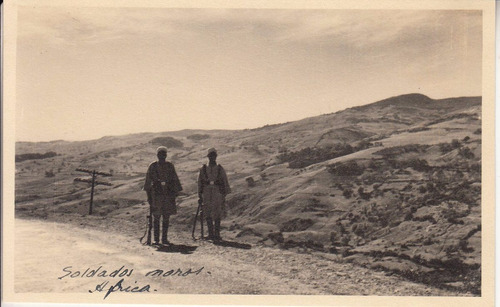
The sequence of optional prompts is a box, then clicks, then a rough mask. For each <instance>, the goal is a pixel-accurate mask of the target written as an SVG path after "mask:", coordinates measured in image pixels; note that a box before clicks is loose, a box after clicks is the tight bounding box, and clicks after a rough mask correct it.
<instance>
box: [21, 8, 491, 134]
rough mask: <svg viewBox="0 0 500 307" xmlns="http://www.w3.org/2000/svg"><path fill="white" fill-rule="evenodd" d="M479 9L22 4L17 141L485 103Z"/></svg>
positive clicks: (239, 126)
mask: <svg viewBox="0 0 500 307" xmlns="http://www.w3.org/2000/svg"><path fill="white" fill-rule="evenodd" d="M481 54H482V16H481V12H480V11H401V10H399V11H398V10H393V11H390V10H357V11H356V10H269V9H268V10H264V9H228V10H222V9H161V8H154V9H147V8H140V9H138V8H75V7H59V8H56V7H31V6H30V7H20V8H19V14H18V44H17V102H16V140H17V141H48V140H55V139H65V140H84V139H95V138H99V137H102V136H105V135H123V134H128V133H134V132H156V131H171V130H179V129H185V128H193V129H196V128H200V129H242V128H254V127H259V126H263V125H265V124H273V123H280V122H287V121H293V120H297V119H302V118H305V117H309V116H315V115H320V114H324V113H330V112H335V111H338V110H342V109H345V108H347V107H352V106H356V105H362V104H367V103H371V102H375V101H377V100H380V99H384V98H388V97H391V96H395V95H401V94H407V93H415V92H418V93H422V94H425V95H427V96H429V97H431V98H447V97H457V96H480V95H481V73H482V71H481Z"/></svg>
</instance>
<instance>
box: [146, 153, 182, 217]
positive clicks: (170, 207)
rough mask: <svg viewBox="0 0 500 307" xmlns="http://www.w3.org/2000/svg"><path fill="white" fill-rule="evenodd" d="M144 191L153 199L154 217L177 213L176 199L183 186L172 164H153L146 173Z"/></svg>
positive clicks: (156, 162)
mask: <svg viewBox="0 0 500 307" xmlns="http://www.w3.org/2000/svg"><path fill="white" fill-rule="evenodd" d="M144 190H145V191H146V192H147V193H148V195H151V197H152V204H151V205H152V213H153V215H171V214H176V213H177V208H176V205H175V197H176V196H177V193H179V192H180V191H182V186H181V183H180V181H179V177H177V173H176V172H175V168H174V165H173V164H172V163H170V162H168V161H165V163H159V162H158V161H155V162H153V163H151V164H150V165H149V167H148V171H147V173H146V180H145V182H144Z"/></svg>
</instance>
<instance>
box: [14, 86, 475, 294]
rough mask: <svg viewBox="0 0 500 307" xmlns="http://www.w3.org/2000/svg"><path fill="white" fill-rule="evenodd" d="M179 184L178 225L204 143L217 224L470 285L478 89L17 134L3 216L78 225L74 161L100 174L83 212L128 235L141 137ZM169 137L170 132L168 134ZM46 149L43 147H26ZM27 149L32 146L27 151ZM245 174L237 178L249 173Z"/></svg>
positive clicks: (256, 240)
mask: <svg viewBox="0 0 500 307" xmlns="http://www.w3.org/2000/svg"><path fill="white" fill-rule="evenodd" d="M169 138H171V139H173V140H175V141H180V142H181V143H182V144H181V145H182V146H178V147H173V148H170V150H169V156H168V158H167V159H169V160H170V161H172V162H173V163H174V164H175V166H176V169H177V172H178V174H179V177H180V180H181V182H182V184H183V187H184V195H182V196H181V197H179V213H178V214H177V215H176V216H175V217H174V218H173V221H172V224H173V225H175V226H174V227H176V228H177V231H185V232H186V233H187V232H189V231H190V227H191V224H192V221H193V216H194V213H195V212H196V206H197V193H196V179H197V173H198V170H199V168H200V166H201V165H202V164H203V163H206V158H205V154H206V149H207V148H209V147H212V146H214V147H216V148H217V149H218V151H219V158H218V162H219V163H221V164H222V165H223V166H224V168H225V169H226V170H227V173H228V176H229V180H230V183H231V186H232V189H233V194H230V195H229V196H228V199H227V211H228V212H227V213H228V215H227V218H226V219H225V220H224V221H223V232H224V233H223V235H224V236H226V237H227V238H231V239H234V240H240V241H242V242H247V243H251V244H254V245H262V246H269V247H275V248H282V249H289V250H295V251H311V250H314V251H316V252H323V253H325V254H335V255H336V257H337V258H336V259H337V261H347V262H352V263H355V264H358V265H362V266H366V267H369V268H373V269H377V270H378V269H382V270H385V271H388V272H391V273H397V274H400V275H402V276H404V277H406V278H409V279H411V280H413V281H418V282H422V283H426V284H432V285H434V286H438V287H442V288H446V289H448V290H452V291H456V292H457V293H470V294H474V295H478V294H480V269H481V262H480V261H481V97H463V98H450V99H442V100H433V99H430V98H429V97H426V96H424V95H419V94H410V95H404V96H398V97H393V98H389V99H386V100H383V101H379V102H375V103H372V104H369V105H365V106H360V107H355V108H350V109H347V110H344V111H340V112H336V113H332V114H326V115H321V116H317V117H312V118H306V119H303V120H300V121H296V122H290V123H284V124H278V125H269V126H264V127H261V128H257V129H246V130H241V131H224V130H214V131H201V130H196V131H195V130H183V131H176V132H164V133H141V134H133V135H126V136H116V137H115V136H110V137H104V138H101V139H99V140H94V141H85V142H66V141H54V142H44V143H26V142H22V143H17V144H16V155H26V154H34V155H33V156H32V159H28V160H24V161H22V162H18V163H16V214H17V216H19V217H37V218H47V219H54V220H58V221H69V222H73V223H77V224H80V223H82V224H85V223H86V218H85V217H86V215H87V214H88V198H89V193H90V192H89V191H90V188H89V187H88V186H87V185H86V184H84V183H74V182H73V179H74V178H75V177H82V176H83V177H84V175H85V174H82V173H78V172H76V171H75V169H76V168H77V167H84V168H88V169H96V170H99V171H104V172H110V173H112V174H113V176H112V177H110V178H104V179H102V180H109V181H110V182H111V183H112V184H113V186H109V187H108V186H98V187H97V188H96V195H95V197H94V204H95V208H94V215H96V216H100V217H102V223H104V224H106V225H107V227H109V228H110V229H115V230H116V231H120V228H119V226H117V225H120V221H123V222H127V223H132V224H133V225H135V227H136V228H137V233H139V232H140V231H141V230H142V229H143V227H144V225H143V224H144V223H145V216H146V206H145V205H143V202H144V201H145V195H144V192H143V191H141V188H142V184H143V177H144V174H145V171H146V169H147V166H148V165H149V163H150V162H152V161H154V160H155V148H156V146H157V145H155V144H156V143H155V140H156V141H158V140H160V142H161V141H165V142H168V141H169V140H171V139H169ZM172 144H177V143H175V142H174V143H172ZM47 152H55V153H56V154H57V155H56V156H51V157H46V158H40V156H42V155H43V154H45V153H47ZM36 154H39V155H38V156H37V155H36ZM250 177H251V178H252V180H249V178H250Z"/></svg>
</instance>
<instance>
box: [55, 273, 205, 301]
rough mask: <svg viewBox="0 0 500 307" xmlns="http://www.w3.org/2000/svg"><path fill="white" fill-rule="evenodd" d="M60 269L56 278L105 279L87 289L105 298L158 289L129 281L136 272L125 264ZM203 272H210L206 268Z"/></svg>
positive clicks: (152, 276) (171, 274)
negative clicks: (112, 295) (116, 294)
mask: <svg viewBox="0 0 500 307" xmlns="http://www.w3.org/2000/svg"><path fill="white" fill-rule="evenodd" d="M204 270H205V267H201V268H199V269H193V268H187V269H184V270H183V269H180V268H177V269H168V270H162V269H154V270H151V271H149V272H147V273H146V274H144V277H147V278H155V277H156V278H158V277H161V278H163V277H165V278H167V277H172V278H176V277H181V278H182V277H188V276H197V275H200V274H201V273H202V272H203V271H204ZM62 271H63V274H62V275H61V276H59V277H57V279H59V280H63V279H77V278H92V279H105V280H103V281H100V282H99V283H98V284H97V285H96V286H95V288H94V289H92V290H89V293H104V298H103V299H106V298H107V297H108V296H109V295H110V294H111V293H114V292H127V293H144V292H151V291H153V292H155V291H158V290H157V289H151V285H150V284H145V285H139V284H138V282H137V280H135V281H134V282H133V283H131V282H130V279H133V278H134V277H133V276H136V275H137V274H134V269H130V268H127V267H125V266H121V267H120V268H119V269H116V270H107V269H105V268H103V266H99V267H97V268H90V267H88V268H86V269H85V270H74V269H73V267H72V266H67V267H64V268H63V269H62ZM205 272H206V273H208V274H211V273H210V272H208V271H206V270H205ZM116 280H117V281H116ZM115 281H116V282H115Z"/></svg>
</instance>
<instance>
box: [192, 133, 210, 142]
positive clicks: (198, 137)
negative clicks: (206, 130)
mask: <svg viewBox="0 0 500 307" xmlns="http://www.w3.org/2000/svg"><path fill="white" fill-rule="evenodd" d="M208 138H210V135H208V134H191V135H188V136H187V139H189V140H193V141H201V140H206V139H208Z"/></svg>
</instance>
